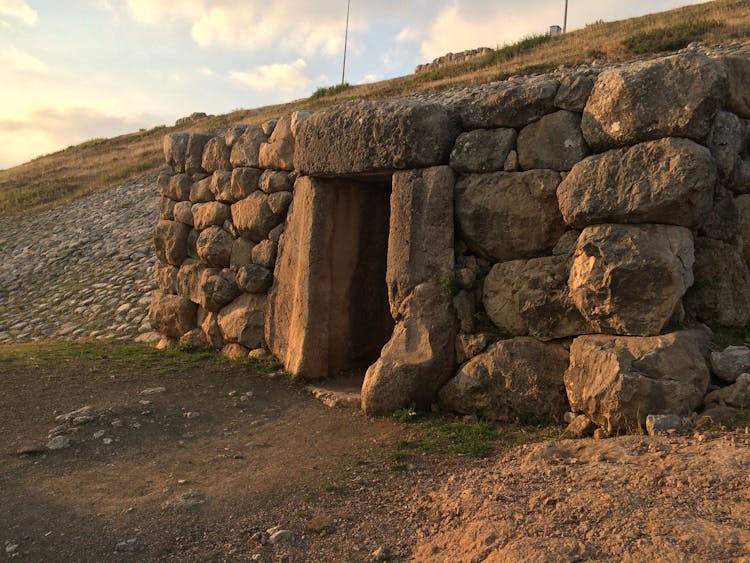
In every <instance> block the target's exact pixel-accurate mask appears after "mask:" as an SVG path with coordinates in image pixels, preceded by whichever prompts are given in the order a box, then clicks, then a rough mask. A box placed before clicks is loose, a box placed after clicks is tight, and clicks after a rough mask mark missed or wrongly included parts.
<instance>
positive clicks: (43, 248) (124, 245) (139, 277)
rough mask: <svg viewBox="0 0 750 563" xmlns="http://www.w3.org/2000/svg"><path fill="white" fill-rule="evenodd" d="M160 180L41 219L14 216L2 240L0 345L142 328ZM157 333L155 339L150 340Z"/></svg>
mask: <svg viewBox="0 0 750 563" xmlns="http://www.w3.org/2000/svg"><path fill="white" fill-rule="evenodd" d="M158 206H159V193H158V190H157V187H156V176H155V175H147V176H143V177H141V178H136V179H132V180H128V181H126V182H125V183H124V184H122V185H121V186H118V187H115V188H112V189H108V190H105V191H102V192H98V193H94V194H91V195H88V196H85V197H82V198H79V199H77V200H75V201H73V202H72V203H69V204H66V205H61V206H58V207H55V208H53V209H50V210H48V211H43V212H41V213H36V214H33V215H27V214H20V215H18V216H15V217H6V218H5V220H4V222H3V237H2V239H0V261H2V264H3V268H2V270H1V271H0V302H2V304H3V306H2V307H0V327H2V331H0V343H10V342H30V341H35V340H42V339H45V340H46V339H62V340H86V339H89V338H106V339H121V340H135V339H136V338H137V337H139V336H140V337H143V338H141V340H142V341H147V342H148V341H152V340H153V338H154V337H153V335H152V333H150V329H149V330H147V331H141V330H140V327H141V323H142V321H143V319H144V317H146V315H147V314H148V306H149V302H150V296H151V293H152V292H153V290H154V289H155V284H154V282H153V266H154V263H155V262H156V256H155V254H154V249H153V243H152V242H151V240H152V232H153V228H154V225H155V224H156V221H157V220H158ZM146 334H149V335H150V336H145V335H146Z"/></svg>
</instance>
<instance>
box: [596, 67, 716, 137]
mask: <svg viewBox="0 0 750 563" xmlns="http://www.w3.org/2000/svg"><path fill="white" fill-rule="evenodd" d="M726 88H727V74H726V70H725V69H724V66H723V65H721V64H720V63H718V62H716V61H714V60H712V59H709V58H708V57H706V56H704V55H702V54H698V53H687V54H678V55H673V56H670V57H663V58H660V59H655V60H650V61H640V62H635V63H633V64H630V65H627V66H623V67H619V68H614V69H610V70H606V71H604V72H602V73H601V74H600V75H599V78H598V79H597V81H596V84H595V85H594V89H593V91H592V92H591V96H590V97H589V100H588V102H587V104H586V108H585V110H584V112H583V121H582V123H581V127H582V129H583V135H584V137H585V138H586V141H587V142H588V144H589V146H590V147H591V148H592V149H593V150H595V151H596V152H600V151H604V150H607V149H611V148H614V147H621V146H624V145H633V144H635V143H640V142H642V141H649V140H653V139H658V138H661V137H687V138H689V139H694V140H696V141H702V140H703V139H705V138H706V136H707V135H708V132H709V130H710V129H711V123H712V121H713V118H714V115H715V114H716V112H717V111H718V110H719V109H721V105H722V103H723V101H724V97H725V95H726Z"/></svg>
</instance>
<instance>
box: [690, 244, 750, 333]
mask: <svg viewBox="0 0 750 563" xmlns="http://www.w3.org/2000/svg"><path fill="white" fill-rule="evenodd" d="M685 309H686V311H687V313H688V314H689V315H690V316H692V317H693V318H695V319H697V320H699V321H701V322H704V323H706V324H708V325H709V326H737V327H740V326H745V325H747V324H748V323H750V274H749V273H748V266H747V264H746V263H745V261H744V259H743V258H742V255H741V254H740V252H739V250H738V249H737V248H736V247H735V246H733V245H730V244H725V243H723V242H721V241H718V240H714V239H710V238H706V237H698V238H696V240H695V285H694V286H693V287H692V288H690V291H688V293H687V295H686V296H685Z"/></svg>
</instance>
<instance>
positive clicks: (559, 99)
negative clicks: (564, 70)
mask: <svg viewBox="0 0 750 563" xmlns="http://www.w3.org/2000/svg"><path fill="white" fill-rule="evenodd" d="M593 89H594V79H593V78H592V77H590V76H586V75H585V74H573V75H567V76H563V77H562V78H560V88H559V89H558V90H557V95H556V96H555V107H556V108H560V109H566V110H568V111H575V112H578V113H581V112H582V111H583V108H585V107H586V102H587V101H588V99H589V96H590V95H591V90H593Z"/></svg>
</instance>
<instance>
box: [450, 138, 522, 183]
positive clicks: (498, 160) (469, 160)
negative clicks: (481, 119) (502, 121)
mask: <svg viewBox="0 0 750 563" xmlns="http://www.w3.org/2000/svg"><path fill="white" fill-rule="evenodd" d="M515 146H516V130H515V129H509V128H500V129H475V130H474V131H468V132H466V133H461V134H460V135H459V136H458V138H457V139H456V144H455V145H454V147H453V150H452V151H451V156H450V164H451V168H453V169H454V170H456V171H457V172H498V171H501V170H503V167H504V166H505V159H506V158H508V154H509V153H510V151H512V150H513V148H514V147H515Z"/></svg>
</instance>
